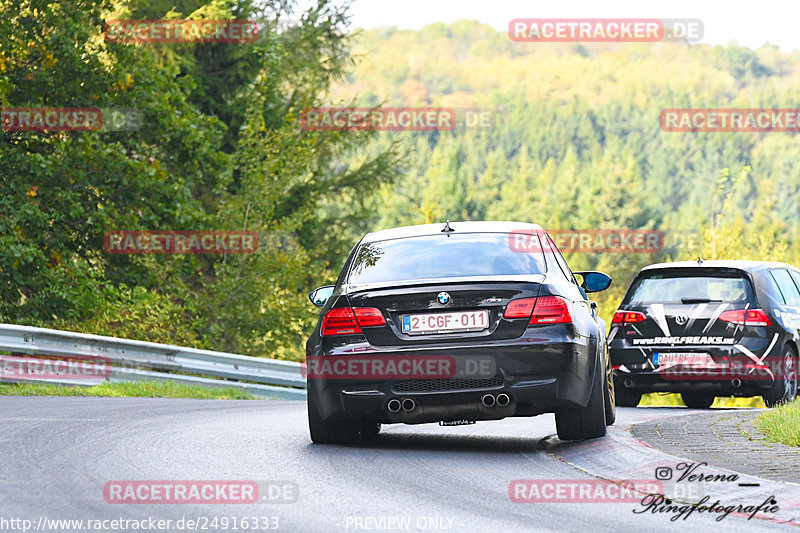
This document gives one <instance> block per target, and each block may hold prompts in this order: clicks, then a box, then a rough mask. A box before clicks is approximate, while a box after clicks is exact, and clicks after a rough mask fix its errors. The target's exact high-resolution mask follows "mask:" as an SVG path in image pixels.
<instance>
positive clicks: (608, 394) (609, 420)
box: [603, 361, 617, 426]
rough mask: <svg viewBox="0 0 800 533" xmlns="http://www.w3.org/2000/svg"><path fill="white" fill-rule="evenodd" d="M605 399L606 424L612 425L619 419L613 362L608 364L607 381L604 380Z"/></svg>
mask: <svg viewBox="0 0 800 533" xmlns="http://www.w3.org/2000/svg"><path fill="white" fill-rule="evenodd" d="M603 385H604V387H603V388H604V389H605V390H604V391H603V398H604V399H605V411H606V425H607V426H610V425H612V424H613V423H614V422H616V420H617V392H616V390H614V372H613V370H612V369H611V362H610V361H609V362H608V363H607V365H606V375H605V381H604V382H603Z"/></svg>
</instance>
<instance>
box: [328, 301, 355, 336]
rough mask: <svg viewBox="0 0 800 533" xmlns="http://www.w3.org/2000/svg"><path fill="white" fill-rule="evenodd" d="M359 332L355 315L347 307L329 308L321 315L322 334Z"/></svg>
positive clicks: (351, 333)
mask: <svg viewBox="0 0 800 533" xmlns="http://www.w3.org/2000/svg"><path fill="white" fill-rule="evenodd" d="M355 333H361V328H360V327H359V325H358V322H356V315H355V313H353V310H352V309H350V308H349V307H337V308H335V309H331V310H330V311H328V312H327V313H325V316H324V317H322V334H323V335H353V334H355Z"/></svg>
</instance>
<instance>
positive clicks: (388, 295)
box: [306, 222, 615, 443]
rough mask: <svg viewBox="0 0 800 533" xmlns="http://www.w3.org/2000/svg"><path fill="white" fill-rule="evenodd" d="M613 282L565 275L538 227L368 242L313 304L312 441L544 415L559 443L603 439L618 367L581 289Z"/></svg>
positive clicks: (459, 225) (441, 227)
mask: <svg viewBox="0 0 800 533" xmlns="http://www.w3.org/2000/svg"><path fill="white" fill-rule="evenodd" d="M576 276H577V277H578V278H579V279H580V282H578V281H577V280H576ZM610 283H611V278H610V277H609V276H607V275H606V274H603V273H600V272H574V273H573V272H571V271H570V268H569V266H568V265H567V263H566V261H565V260H564V258H563V257H562V255H561V253H560V252H559V251H558V249H557V248H556V246H555V244H554V243H553V241H552V239H551V238H550V237H549V236H548V235H547V233H546V232H545V231H544V230H542V228H540V227H539V226H536V225H532V224H525V223H515V222H447V223H441V224H427V225H420V226H409V227H402V228H395V229H389V230H384V231H378V232H375V233H370V234H368V235H366V236H365V237H364V238H363V239H362V240H361V241H360V242H359V243H358V244H356V246H355V247H354V248H353V250H352V251H351V252H350V255H349V257H348V259H347V261H346V262H345V264H344V267H343V268H342V271H341V274H340V275H339V278H338V280H337V281H336V284H335V285H329V286H325V287H320V288H319V289H317V290H315V291H313V292H312V293H311V294H310V295H309V297H310V299H311V301H312V302H313V303H314V304H315V305H317V306H320V307H321V308H322V309H321V312H320V319H319V322H318V324H317V326H316V328H315V329H314V332H313V333H312V334H311V336H310V338H309V339H308V342H307V344H306V355H307V378H308V422H309V428H310V431H311V439H312V440H313V441H314V442H316V443H346V442H354V441H359V440H362V439H366V438H369V437H374V436H375V435H377V433H378V431H379V430H380V427H381V424H394V423H405V424H422V423H431V422H433V423H435V422H438V423H440V424H441V425H459V424H471V423H474V422H476V421H479V420H498V419H502V418H505V417H510V416H534V415H538V414H542V413H550V412H552V413H555V417H556V427H557V432H558V436H559V437H560V438H561V439H564V440H575V439H587V438H594V437H600V436H603V435H605V432H606V425H610V424H612V423H613V422H614V418H615V400H614V388H613V380H612V373H611V362H610V359H609V356H608V352H607V349H606V337H605V325H604V323H603V321H602V319H600V318H599V317H598V316H597V311H596V307H597V306H596V304H595V302H592V301H590V300H589V299H588V297H587V293H591V292H595V291H602V290H605V289H606V288H608V286H609V285H610Z"/></svg>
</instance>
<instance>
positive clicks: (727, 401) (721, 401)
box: [639, 392, 766, 407]
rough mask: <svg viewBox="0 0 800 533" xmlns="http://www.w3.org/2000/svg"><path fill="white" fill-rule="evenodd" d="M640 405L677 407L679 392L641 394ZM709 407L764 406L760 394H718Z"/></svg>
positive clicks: (681, 402) (679, 402) (681, 403)
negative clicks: (749, 396) (750, 395)
mask: <svg viewBox="0 0 800 533" xmlns="http://www.w3.org/2000/svg"><path fill="white" fill-rule="evenodd" d="M639 405H640V406H651V407H679V406H682V405H683V400H681V395H680V394H660V393H657V392H654V393H651V394H645V395H643V396H642V401H641V402H639ZM711 407H766V405H764V400H763V399H762V398H761V396H756V397H753V398H731V397H728V398H724V397H721V396H718V397H717V399H716V400H714V404H713V405H712V406H711Z"/></svg>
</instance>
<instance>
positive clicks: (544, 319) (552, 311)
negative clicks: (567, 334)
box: [528, 296, 572, 325]
mask: <svg viewBox="0 0 800 533" xmlns="http://www.w3.org/2000/svg"><path fill="white" fill-rule="evenodd" d="M571 322H572V314H571V313H570V312H569V305H568V304H567V302H566V301H565V300H564V299H562V298H559V297H558V296H540V297H539V298H537V299H536V306H535V307H534V308H533V314H532V315H531V319H530V321H528V324H529V325H541V324H569V323H571Z"/></svg>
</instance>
